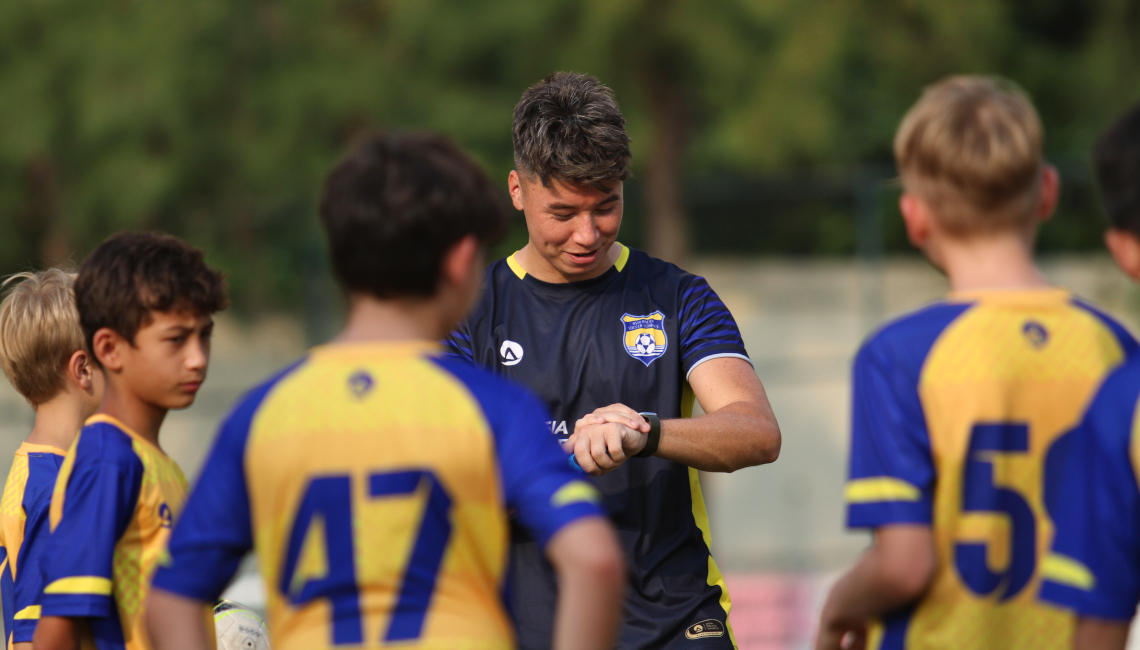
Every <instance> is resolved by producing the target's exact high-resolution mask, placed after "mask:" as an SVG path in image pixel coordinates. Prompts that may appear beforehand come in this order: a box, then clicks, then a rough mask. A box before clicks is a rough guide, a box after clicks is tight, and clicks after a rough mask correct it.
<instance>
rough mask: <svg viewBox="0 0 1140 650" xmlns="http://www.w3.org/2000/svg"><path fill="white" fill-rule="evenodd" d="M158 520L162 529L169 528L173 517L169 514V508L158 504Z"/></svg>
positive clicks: (163, 504)
mask: <svg viewBox="0 0 1140 650" xmlns="http://www.w3.org/2000/svg"><path fill="white" fill-rule="evenodd" d="M158 520H159V522H160V523H161V524H162V527H163V528H170V526H171V524H173V523H174V516H173V515H172V514H171V512H170V506H168V505H166V504H165V503H160V504H158Z"/></svg>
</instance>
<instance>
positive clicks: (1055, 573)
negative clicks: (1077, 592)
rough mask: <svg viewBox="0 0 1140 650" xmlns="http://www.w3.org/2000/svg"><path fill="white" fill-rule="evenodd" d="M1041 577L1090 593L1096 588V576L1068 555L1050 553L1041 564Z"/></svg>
mask: <svg viewBox="0 0 1140 650" xmlns="http://www.w3.org/2000/svg"><path fill="white" fill-rule="evenodd" d="M1041 577H1043V578H1045V579H1046V580H1051V581H1053V582H1056V583H1057V584H1062V585H1068V586H1069V587H1076V588H1077V589H1083V590H1084V591H1090V590H1091V589H1092V588H1093V587H1095V586H1096V576H1094V575H1093V572H1092V571H1091V570H1089V568H1088V567H1087V566H1085V565H1084V564H1082V563H1081V562H1079V561H1077V560H1074V559H1073V558H1071V557H1069V556H1067V555H1061V554H1060V553H1050V554H1048V555H1046V556H1045V560H1044V561H1043V562H1042V563H1041Z"/></svg>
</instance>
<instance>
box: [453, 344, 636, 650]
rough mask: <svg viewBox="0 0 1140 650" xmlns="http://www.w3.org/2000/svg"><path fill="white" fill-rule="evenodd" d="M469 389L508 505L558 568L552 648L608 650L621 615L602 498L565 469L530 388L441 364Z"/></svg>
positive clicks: (615, 553) (619, 565) (618, 571)
mask: <svg viewBox="0 0 1140 650" xmlns="http://www.w3.org/2000/svg"><path fill="white" fill-rule="evenodd" d="M441 364H442V365H444V367H445V368H447V369H448V370H450V371H451V372H452V373H453V374H455V375H456V376H457V377H458V378H459V379H460V380H462V381H463V382H464V384H466V385H467V386H468V388H469V389H471V391H472V393H473V394H474V395H475V397H476V398H477V399H478V401H479V402H480V404H481V405H482V406H483V412H484V414H485V415H486V417H487V420H488V423H489V424H490V425H491V431H492V432H493V435H494V438H495V449H496V453H497V455H498V459H499V471H500V473H501V478H502V482H503V496H504V497H505V501H506V507H507V509H508V510H511V511H513V513H514V516H515V518H516V519H517V521H518V522H519V523H521V524H522V525H523V526H524V527H525V528H526V529H527V531H528V532H530V534H531V535H532V536H533V537H534V539H535V540H537V541H538V544H539V547H540V548H542V549H543V551H544V552H545V553H546V556H547V559H548V560H549V561H550V562H551V564H553V565H554V568H555V571H556V572H557V573H558V587H559V589H558V605H557V610H556V612H555V628H554V635H555V636H554V639H553V640H552V646H551V647H552V648H554V649H555V650H608V649H609V648H612V647H613V643H614V640H615V638H616V635H617V626H618V621H619V618H620V616H621V613H622V608H621V597H622V593H623V589H624V585H625V569H624V564H623V559H622V555H621V551H620V547H619V546H618V543H617V534H616V533H615V532H614V529H613V525H612V524H610V522H609V520H608V519H606V516H605V510H603V509H602V507H601V505H600V501H601V495H599V494H598V491H597V490H596V489H594V486H593V485H591V484H590V483H589V482H588V481H587V480H585V479H584V477H582V475H581V474H579V473H577V472H575V471H574V470H572V469H570V466H569V465H568V464H567V461H566V456H565V454H563V453H562V450H561V448H560V447H559V446H558V443H557V442H556V440H555V438H554V436H552V435H550V429H548V428H547V427H546V421H547V420H549V419H550V417H549V416H548V414H547V412H546V409H545V408H544V407H543V406H542V404H541V403H540V402H539V401H538V399H537V398H535V396H534V395H532V394H530V393H529V392H527V391H525V390H523V389H522V388H519V387H517V386H513V385H510V384H506V383H504V382H501V381H500V380H497V379H495V378H492V377H489V376H488V375H487V374H486V373H485V372H484V371H482V370H477V369H475V368H472V367H470V366H466V365H462V364H458V363H450V362H447V361H443V362H441Z"/></svg>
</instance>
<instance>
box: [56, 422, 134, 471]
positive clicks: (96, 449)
mask: <svg viewBox="0 0 1140 650" xmlns="http://www.w3.org/2000/svg"><path fill="white" fill-rule="evenodd" d="M68 456H70V457H74V460H73V461H72V462H75V463H78V462H82V463H95V462H102V463H110V464H113V465H118V466H126V465H130V466H137V465H139V464H140V463H141V462H142V461H141V460H140V459H139V456H138V453H137V452H136V450H135V440H134V438H132V437H131V435H130V434H129V433H127V432H126V431H125V430H124V429H123V427H122V425H120V424H119V423H118V422H116V421H115V420H114V419H113V418H110V417H108V416H104V415H96V416H94V417H92V418H91V419H89V420H88V421H87V424H85V425H84V426H83V429H81V430H80V432H79V436H78V437H76V439H75V444H73V445H72V446H71V450H70V451H69V452H68Z"/></svg>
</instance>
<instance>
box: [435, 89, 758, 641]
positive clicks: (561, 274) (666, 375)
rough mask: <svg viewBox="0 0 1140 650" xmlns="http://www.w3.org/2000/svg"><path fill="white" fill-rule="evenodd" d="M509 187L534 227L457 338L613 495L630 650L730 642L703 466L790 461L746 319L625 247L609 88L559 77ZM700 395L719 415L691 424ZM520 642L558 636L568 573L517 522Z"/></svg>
mask: <svg viewBox="0 0 1140 650" xmlns="http://www.w3.org/2000/svg"><path fill="white" fill-rule="evenodd" d="M513 139H514V151H515V170H514V171H512V172H511V173H510V176H509V178H508V188H509V190H510V194H511V198H512V200H513V202H514V206H515V208H516V209H519V210H522V211H523V212H524V213H525V215H526V222H527V229H528V231H529V234H530V240H529V242H528V243H527V245H526V246H524V247H523V248H522V249H521V250H519V251H518V252H516V253H515V254H513V255H511V256H510V257H508V258H506V259H505V260H499V261H498V262H495V263H494V264H492V265H491V266H490V268H489V269H488V272H487V280H486V290H485V292H484V294H483V297H482V298H481V300H480V302H479V304H478V305H477V306H476V308H475V310H474V311H473V312H472V313H471V315H470V316H469V318H468V319H467V321H466V322H465V323H463V324H461V325H460V327H459V330H458V331H456V332H455V333H454V334H453V335H452V337H451V339H450V340H449V341H448V345H449V347H450V348H451V350H452V352H454V353H455V354H457V355H458V356H461V357H464V358H466V359H469V360H471V361H473V362H475V363H477V364H479V365H482V366H485V367H488V368H494V369H496V370H497V371H499V372H500V373H501V374H503V375H505V376H507V377H510V378H512V379H515V380H517V381H521V382H522V383H524V384H526V385H527V386H529V387H530V388H531V389H532V390H534V391H535V392H537V393H538V394H539V396H541V397H542V398H544V399H545V401H546V403H547V405H548V406H549V407H550V409H551V411H552V414H553V420H552V421H551V422H550V429H551V433H552V434H554V435H556V436H558V438H559V439H560V440H561V441H563V444H564V447H565V448H566V450H567V451H568V452H570V451H572V453H573V454H574V456H575V459H576V460H577V463H578V464H579V465H580V466H581V468H582V469H583V470H584V471H586V472H587V473H588V474H590V475H591V476H593V477H595V478H594V483H595V485H596V486H597V487H598V489H599V490H600V491H601V492H602V494H603V495H604V498H605V505H606V507H607V508H608V510H609V512H610V515H611V518H612V520H613V521H614V523H615V525H616V527H617V529H618V533H619V535H620V536H621V542H622V545H623V547H624V550H625V553H626V557H627V565H628V566H629V572H630V574H629V580H630V589H629V590H628V592H627V600H626V604H625V623H624V626H623V629H622V632H621V635H620V637H619V642H618V645H617V647H618V648H622V649H623V650H625V649H634V648H655V649H656V648H689V647H693V648H698V647H699V648H734V647H735V642H734V640H733V637H732V629H731V627H730V626H729V625H728V612H729V609H730V607H731V601H730V600H729V596H728V592H727V590H726V589H725V584H724V578H723V576H722V575H721V574H720V571H719V569H718V568H717V566H716V562H715V561H713V559H712V556H711V554H710V551H709V547H710V545H711V543H710V537H709V526H708V517H707V514H706V511H705V506H704V501H703V499H702V497H701V488H700V483H699V482H698V480H697V471H698V470H700V471H709V472H731V471H735V470H738V469H742V468H744V467H750V466H753V465H761V464H764V463H770V462H772V461H774V460H776V457H777V456H778V454H779V451H780V430H779V428H778V426H777V424H776V419H775V416H774V415H773V414H772V409H771V407H770V406H769V404H768V399H767V396H766V395H765V393H764V388H763V386H762V385H761V384H760V380H759V379H758V378H757V376H756V373H755V371H754V370H753V368H752V365H751V362H750V361H749V359H748V354H747V352H746V351H745V349H744V344H743V341H742V340H741V338H740V332H739V330H738V328H737V326H736V322H735V321H734V320H733V318H732V314H731V313H729V311H728V309H727V308H726V307H725V305H724V303H723V302H721V300H720V298H718V297H717V295H716V293H715V292H714V291H713V290H712V288H710V287H709V285H708V283H707V282H706V281H705V280H704V279H703V278H701V277H698V276H695V275H692V274H689V273H686V272H685V271H683V270H681V269H679V268H677V267H676V266H674V265H672V264H669V263H667V262H663V261H661V260H658V259H654V258H652V257H650V256H648V255H646V254H645V253H642V252H640V251H634V250H631V249H629V248H628V247H625V246H623V245H621V244H620V243H618V242H617V235H618V230H619V227H620V226H621V218H622V191H623V181H624V180H625V178H626V177H627V176H628V175H629V172H628V163H629V159H630V150H629V137H628V136H627V135H626V133H625V119H624V118H623V117H622V115H621V112H620V111H619V110H618V107H617V103H616V102H615V101H614V97H613V93H612V92H611V91H610V89H609V88H606V87H605V86H603V85H602V84H601V83H599V81H598V80H597V79H595V78H593V77H588V76H585V75H580V74H572V73H562V72H558V73H554V74H551V75H549V76H548V77H547V78H546V79H544V80H543V81H542V82H541V83H539V84H537V85H535V86H533V87H531V88H529V89H528V90H527V91H526V92H525V93H524V94H523V97H522V99H521V100H520V101H519V104H518V105H517V106H516V107H515V116H514V138H513ZM694 400H696V401H699V402H700V404H701V407H702V408H703V409H704V411H705V413H706V414H707V415H704V416H701V417H698V418H692V419H689V417H690V416H691V414H692V407H693V404H694ZM511 565H512V570H511V575H510V577H509V579H508V593H509V595H510V605H511V609H512V616H513V617H514V619H515V623H516V625H517V628H518V639H519V647H520V648H542V647H545V644H546V643H547V640H548V639H549V638H550V629H551V626H552V624H553V611H554V602H555V593H556V585H555V582H554V577H553V574H552V572H551V569H550V567H549V566H548V565H547V563H546V562H545V560H543V558H542V555H541V552H540V550H539V548H538V545H537V544H536V542H535V541H534V540H533V539H531V538H529V536H528V535H526V533H525V532H523V531H522V530H521V528H519V527H518V526H515V527H513V531H512V545H511Z"/></svg>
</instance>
